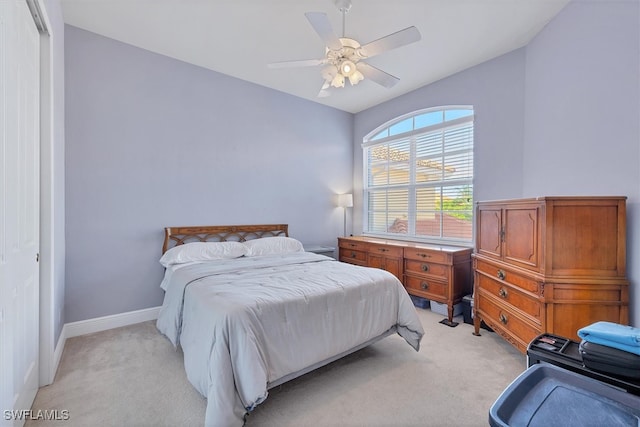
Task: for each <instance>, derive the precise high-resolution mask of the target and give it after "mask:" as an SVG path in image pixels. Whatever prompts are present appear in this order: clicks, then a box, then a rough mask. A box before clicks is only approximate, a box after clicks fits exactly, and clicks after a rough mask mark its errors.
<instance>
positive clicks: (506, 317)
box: [476, 293, 542, 351]
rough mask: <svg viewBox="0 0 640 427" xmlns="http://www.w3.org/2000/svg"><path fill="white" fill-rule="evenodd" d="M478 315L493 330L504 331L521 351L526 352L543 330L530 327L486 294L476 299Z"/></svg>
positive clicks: (481, 294)
mask: <svg viewBox="0 0 640 427" xmlns="http://www.w3.org/2000/svg"><path fill="white" fill-rule="evenodd" d="M476 303H477V305H478V307H477V310H478V315H479V316H480V318H481V319H482V320H484V321H485V323H487V324H488V325H489V326H490V327H491V328H493V329H496V330H503V331H504V332H505V333H506V334H507V335H508V336H509V337H511V338H512V341H515V342H514V344H516V346H517V347H518V348H519V349H520V351H526V349H527V346H528V345H529V343H530V342H531V341H532V340H533V339H534V338H535V337H537V336H538V335H540V333H541V332H542V328H541V327H539V326H534V325H530V324H529V323H528V322H526V321H525V320H524V319H522V318H520V317H519V316H518V315H516V314H515V313H513V312H512V311H510V310H509V309H508V308H507V307H506V306H505V305H503V304H502V302H501V301H495V300H494V299H493V298H491V297H487V296H486V295H485V294H484V293H479V294H478V296H477V299H476Z"/></svg>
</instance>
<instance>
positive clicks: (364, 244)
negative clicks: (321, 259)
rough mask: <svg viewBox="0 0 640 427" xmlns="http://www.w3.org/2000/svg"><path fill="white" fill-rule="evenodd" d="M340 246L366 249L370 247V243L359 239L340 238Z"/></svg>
mask: <svg viewBox="0 0 640 427" xmlns="http://www.w3.org/2000/svg"><path fill="white" fill-rule="evenodd" d="M338 246H339V247H340V248H345V249H354V250H359V251H366V250H367V248H368V247H369V243H367V242H360V241H357V240H343V239H338Z"/></svg>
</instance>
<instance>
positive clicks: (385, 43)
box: [360, 27, 422, 58]
mask: <svg viewBox="0 0 640 427" xmlns="http://www.w3.org/2000/svg"><path fill="white" fill-rule="evenodd" d="M421 38H422V36H421V35H420V31H418V29H417V28H416V27H409V28H405V29H404V30H400V31H398V32H396V33H393V34H389V35H388V36H385V37H382V38H381V39H378V40H374V41H372V42H371V43H367V44H365V45H364V46H362V47H361V48H360V52H361V53H362V55H363V56H364V57H365V58H371V57H372V56H376V55H379V54H381V53H382V52H386V51H388V50H391V49H395V48H397V47H400V46H404V45H408V44H410V43H414V42H417V41H418V40H420V39H421Z"/></svg>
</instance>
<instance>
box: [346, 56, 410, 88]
mask: <svg viewBox="0 0 640 427" xmlns="http://www.w3.org/2000/svg"><path fill="white" fill-rule="evenodd" d="M356 68H357V69H358V71H360V72H361V73H362V75H363V76H364V77H365V78H366V79H369V80H372V81H374V82H376V83H378V84H379V85H381V86H384V87H386V88H390V87H393V86H395V84H396V83H398V82H399V81H400V79H399V78H397V77H395V76H392V75H391V74H389V73H385V72H384V71H382V70H380V69H379V68H376V67H374V66H373V65H369V64H367V63H366V62H362V61H360V62H358V63H357V64H356Z"/></svg>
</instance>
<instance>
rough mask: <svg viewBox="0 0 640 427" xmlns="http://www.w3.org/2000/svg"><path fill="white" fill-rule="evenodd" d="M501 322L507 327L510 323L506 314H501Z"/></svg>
mask: <svg viewBox="0 0 640 427" xmlns="http://www.w3.org/2000/svg"><path fill="white" fill-rule="evenodd" d="M500 322H502V324H503V325H506V324H507V323H508V322H509V318H508V317H507V315H506V314H504V313H500Z"/></svg>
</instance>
